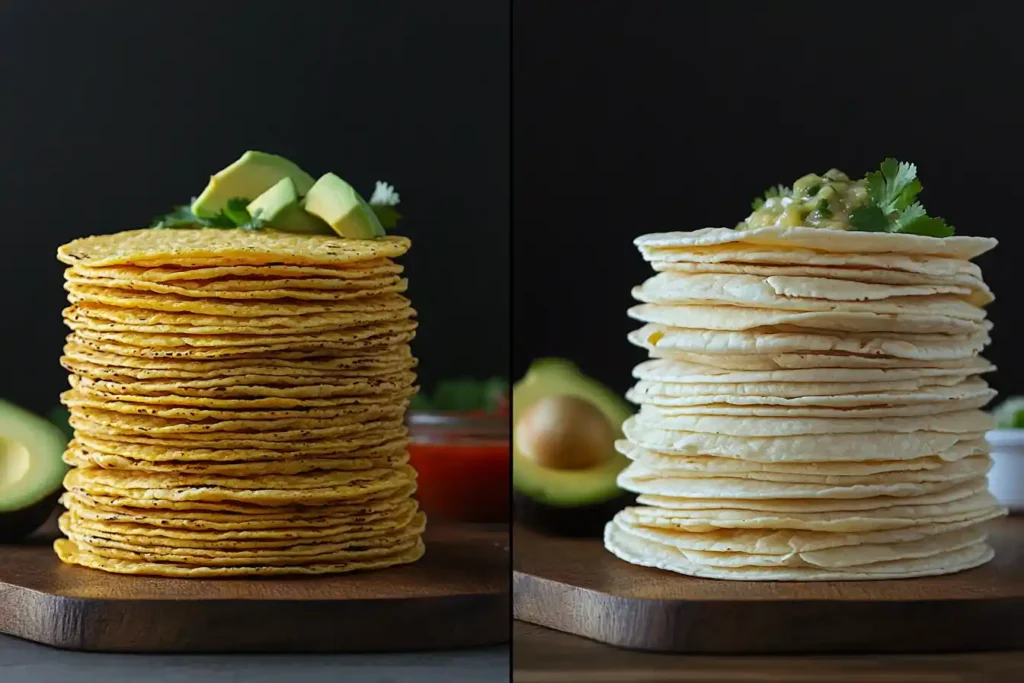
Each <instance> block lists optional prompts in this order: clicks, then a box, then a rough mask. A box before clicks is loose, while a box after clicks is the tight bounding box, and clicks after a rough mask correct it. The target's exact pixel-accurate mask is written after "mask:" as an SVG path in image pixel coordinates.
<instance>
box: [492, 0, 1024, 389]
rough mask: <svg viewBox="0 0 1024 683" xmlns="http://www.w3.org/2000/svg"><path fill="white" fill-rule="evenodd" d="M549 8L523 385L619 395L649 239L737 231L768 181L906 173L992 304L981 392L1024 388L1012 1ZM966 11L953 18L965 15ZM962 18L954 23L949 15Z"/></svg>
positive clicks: (522, 118) (520, 281) (542, 21)
mask: <svg viewBox="0 0 1024 683" xmlns="http://www.w3.org/2000/svg"><path fill="white" fill-rule="evenodd" d="M966 5H967V3H892V2H890V3H872V2H868V3H855V4H853V5H851V4H849V3H833V4H831V5H829V4H828V3H811V2H770V3H769V2H655V1H650V0H648V1H640V2H628V3H627V2H608V3H582V2H553V3H549V2H543V1H541V0H517V1H516V2H515V3H514V10H513V27H514V28H513V30H514V36H515V37H514V42H515V47H514V50H513V92H514V97H513V141H514V142H513V158H514V173H513V198H514V221H515V226H516V230H515V237H514V244H513V254H514V261H513V262H514V271H513V275H514V284H513V292H514V297H513V338H514V351H513V359H512V360H513V372H514V374H515V376H516V377H518V376H520V375H521V374H522V373H523V372H525V370H526V368H527V366H528V364H529V362H530V360H531V359H532V358H535V357H538V356H543V355H559V356H566V357H569V358H572V359H574V360H576V361H577V362H579V363H580V364H581V366H582V367H583V369H584V370H585V371H587V372H588V373H591V374H593V375H596V376H597V377H599V378H600V379H602V380H603V381H605V382H607V383H608V384H610V385H611V386H612V387H614V388H616V389H617V390H619V391H624V390H625V389H626V388H627V387H628V386H629V384H630V370H631V368H632V366H633V365H634V364H635V363H637V362H638V361H639V360H640V359H642V357H643V353H642V351H641V350H640V349H636V348H633V347H632V346H630V345H629V343H628V342H627V341H626V338H625V337H626V334H627V332H628V331H629V330H631V329H633V328H634V327H638V326H639V324H638V323H635V322H633V321H630V320H629V319H627V318H626V315H625V311H626V309H627V308H628V307H629V306H630V305H631V302H632V300H631V298H630V295H629V291H630V288H631V287H632V286H633V285H636V284H639V283H640V282H642V281H643V280H644V279H646V278H647V277H648V276H649V275H651V274H652V272H651V271H650V269H649V267H648V266H647V265H646V264H645V263H644V262H643V260H642V259H641V257H640V255H639V254H638V253H637V251H636V249H635V248H634V247H633V245H632V240H633V238H635V237H637V236H638V235H641V234H644V233H648V232H662V231H668V230H693V229H697V228H702V227H706V226H715V225H725V226H732V225H735V223H736V222H737V221H739V220H742V219H743V218H744V217H745V216H746V215H747V214H748V213H749V205H750V201H751V199H752V198H753V197H754V196H756V195H758V194H760V193H761V192H763V191H764V189H765V188H766V187H768V186H769V185H774V184H776V183H783V184H787V185H788V184H790V183H792V181H793V180H795V179H796V178H799V177H800V176H802V175H803V174H805V173H808V172H817V173H822V172H824V171H826V170H827V169H829V168H831V167H837V168H840V169H842V170H844V171H846V172H847V173H849V174H850V175H851V176H854V177H859V176H861V175H863V173H864V172H866V171H868V170H874V169H875V168H877V166H878V164H879V163H880V162H881V160H882V159H883V158H885V157H886V156H895V157H897V158H899V159H903V160H907V161H913V162H915V163H916V164H917V165H918V167H919V172H920V175H921V178H922V180H923V183H924V192H923V193H922V195H921V199H922V201H923V203H924V205H925V207H926V208H927V209H928V212H929V213H930V214H931V215H939V216H943V217H945V218H946V219H947V220H948V221H949V222H950V223H952V224H953V225H955V226H957V228H958V233H959V234H970V235H986V236H993V237H997V238H998V239H999V240H1000V242H1001V244H1000V246H999V247H997V248H996V250H995V251H994V252H990V253H989V254H987V255H985V256H983V257H982V258H981V259H979V261H978V262H979V264H980V265H981V266H982V268H983V270H984V273H985V278H986V280H987V281H988V282H989V284H990V285H991V287H992V288H993V290H994V291H995V292H996V295H997V297H999V300H998V301H997V302H996V303H994V304H993V305H992V306H991V307H990V309H989V315H990V317H991V318H992V320H993V321H994V322H995V324H996V329H995V332H994V333H993V346H992V347H990V349H989V350H988V351H987V352H986V355H987V356H988V357H989V358H991V359H992V360H994V361H995V362H996V363H997V364H998V365H999V367H1000V371H999V372H998V373H996V374H995V375H993V376H991V377H990V382H991V383H992V384H993V385H994V386H995V387H996V388H997V389H1000V390H1001V391H1020V392H1021V393H1024V386H1022V382H1024V356H1022V354H1021V353H1020V352H1019V346H1020V345H1019V342H1018V341H1017V338H1018V335H1019V334H1020V331H1021V325H1022V322H1024V313H1022V312H1021V306H1020V303H1019V300H1018V299H1017V298H1016V297H1017V296H1019V292H1018V290H1019V287H1020V283H1021V275H1020V273H1019V270H1020V268H1021V266H1020V265H1019V263H1020V253H1021V249H1022V248H1024V238H1022V232H1024V224H1022V221H1021V218H1020V216H1021V209H1020V204H1021V202H1022V201H1024V176H1022V172H1021V166H1022V159H1021V151H1022V144H1021V140H1022V136H1024V106H1022V97H1024V91H1022V88H1021V74H1022V73H1024V47H1022V44H1021V43H1020V39H1019V22H1018V21H1017V17H1016V16H1011V15H1010V14H1009V11H1010V7H1011V4H1010V3H1007V4H1006V5H1005V10H1006V11H1005V12H1004V11H1003V9H1001V8H1003V7H1004V5H1002V4H1001V3H994V2H985V3H971V5H972V6H971V7H967V6H966ZM953 7H956V8H957V9H955V10H953V9H952V8H953ZM947 8H950V9H947Z"/></svg>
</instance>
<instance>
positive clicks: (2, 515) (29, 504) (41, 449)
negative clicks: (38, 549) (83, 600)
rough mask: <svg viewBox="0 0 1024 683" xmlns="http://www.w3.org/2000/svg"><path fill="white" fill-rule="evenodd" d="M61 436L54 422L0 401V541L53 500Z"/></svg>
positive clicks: (34, 521)
mask: <svg viewBox="0 0 1024 683" xmlns="http://www.w3.org/2000/svg"><path fill="white" fill-rule="evenodd" d="M66 446H67V438H66V437H65V436H64V434H63V433H62V432H61V430H60V429H59V428H58V427H57V426H55V425H54V424H52V423H50V422H48V421H47V420H44V419H43V418H41V417H38V416H36V415H34V414H32V413H30V412H28V411H27V410H23V409H22V408H19V407H18V406H16V405H14V404H12V403H8V402H6V401H0V543H7V542H11V541H17V540H20V539H21V538H24V537H25V536H28V535H29V534H31V533H32V532H33V531H35V530H36V529H37V528H39V526H40V525H41V524H42V523H43V522H45V521H46V519H47V518H48V517H49V516H50V513H52V512H53V510H54V508H55V507H56V505H57V498H58V497H59V496H60V493H61V489H62V487H63V482H64V475H65V474H66V473H67V470H68V468H67V465H65V464H64V462H63V461H62V460H61V455H62V454H63V453H64V449H65V447H66Z"/></svg>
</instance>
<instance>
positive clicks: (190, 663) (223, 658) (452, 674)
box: [0, 624, 511, 683]
mask: <svg viewBox="0 0 1024 683" xmlns="http://www.w3.org/2000/svg"><path fill="white" fill-rule="evenodd" d="M424 627H425V628H429V624H425V625H424ZM509 661H510V660H509V648H508V646H502V647H490V648H482V649H476V650H457V651H451V652H418V653H408V654H365V655H162V654H161V655H135V654H130V655H129V654H98V653H92V652H68V651H65V650H56V649H54V648H51V647H46V646H44V645H38V644H36V643H30V642H28V641H25V640H21V639H19V638H12V637H10V636H3V635H0V683H71V682H72V681H73V682H74V683H85V682H86V681H89V682H91V681H97V682H98V683H178V682H179V681H182V682H184V681H187V682H188V683H206V682H207V681H216V682H217V683H234V682H235V681H239V682H243V681H244V683H276V682H277V681H284V682H285V683H333V682H334V681H339V682H340V681H344V683H391V682H396V683H397V682H399V681H414V682H415V683H433V681H437V682H438V683H491V682H492V681H494V682H497V681H509V680H511V678H510V674H509V665H510V664H509Z"/></svg>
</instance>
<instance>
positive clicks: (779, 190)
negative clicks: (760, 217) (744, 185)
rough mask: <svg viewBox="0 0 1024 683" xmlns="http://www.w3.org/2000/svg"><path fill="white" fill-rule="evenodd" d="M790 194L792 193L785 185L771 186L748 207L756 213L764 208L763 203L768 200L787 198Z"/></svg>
mask: <svg viewBox="0 0 1024 683" xmlns="http://www.w3.org/2000/svg"><path fill="white" fill-rule="evenodd" d="M791 194H792V191H791V190H790V189H789V188H788V187H786V186H785V185H773V186H772V187H769V188H768V189H767V190H765V191H764V195H763V196H761V197H756V198H755V199H754V201H753V202H751V204H750V206H751V208H752V209H754V211H758V210H759V209H761V208H762V207H763V206H764V203H765V202H766V201H768V200H769V199H775V198H778V197H788V196H790V195H791Z"/></svg>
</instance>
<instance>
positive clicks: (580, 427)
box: [515, 394, 615, 470]
mask: <svg viewBox="0 0 1024 683" xmlns="http://www.w3.org/2000/svg"><path fill="white" fill-rule="evenodd" d="M515 429H516V443H517V444H518V445H519V449H520V452H521V453H522V454H523V456H525V457H527V458H529V459H530V460H532V461H533V462H535V463H537V464H538V465H540V466H541V467H547V468H550V469H553V470H583V469H589V468H591V467H595V466H597V465H600V464H601V463H603V462H606V461H607V460H608V459H609V458H611V456H612V445H613V443H614V441H615V431H614V430H613V428H612V426H611V423H609V422H608V419H607V418H606V417H605V416H604V414H603V413H602V412H601V411H600V410H598V408H597V407H596V406H594V404H593V403H591V402H589V401H586V400H584V399H582V398H579V397H578V396H570V395H566V394H562V395H557V396H547V397H545V398H542V399H540V400H538V401H537V402H536V403H534V404H533V405H532V406H530V408H529V409H528V410H527V411H526V412H525V413H523V417H522V418H521V419H520V420H519V421H518V422H517V423H516V427H515Z"/></svg>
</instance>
